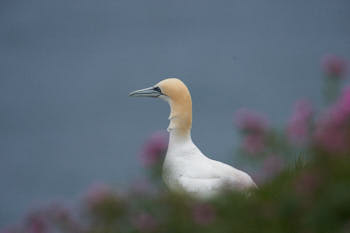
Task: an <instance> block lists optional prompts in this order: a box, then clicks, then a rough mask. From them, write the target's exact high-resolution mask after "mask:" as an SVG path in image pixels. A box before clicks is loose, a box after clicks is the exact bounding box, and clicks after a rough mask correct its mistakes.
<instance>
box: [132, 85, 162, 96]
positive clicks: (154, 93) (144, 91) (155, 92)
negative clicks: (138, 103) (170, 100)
mask: <svg viewBox="0 0 350 233" xmlns="http://www.w3.org/2000/svg"><path fill="white" fill-rule="evenodd" d="M160 95H161V93H160V92H159V91H158V90H157V89H156V88H154V87H149V88H145V89H141V90H137V91H133V92H130V94H129V96H136V97H158V96H160Z"/></svg>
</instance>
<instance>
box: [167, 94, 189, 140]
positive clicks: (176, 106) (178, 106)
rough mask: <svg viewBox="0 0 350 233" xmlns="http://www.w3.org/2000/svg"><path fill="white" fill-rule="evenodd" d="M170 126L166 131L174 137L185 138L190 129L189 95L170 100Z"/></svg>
mask: <svg viewBox="0 0 350 233" xmlns="http://www.w3.org/2000/svg"><path fill="white" fill-rule="evenodd" d="M169 105H170V116H169V120H170V124H169V127H168V131H169V132H171V133H172V134H173V135H176V137H183V138H187V137H190V135H191V128H192V100H191V96H190V95H186V96H182V97H181V98H179V99H175V100H170V101H169Z"/></svg>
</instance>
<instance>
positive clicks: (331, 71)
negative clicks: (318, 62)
mask: <svg viewBox="0 0 350 233" xmlns="http://www.w3.org/2000/svg"><path fill="white" fill-rule="evenodd" d="M322 67H323V70H324V72H325V73H326V75H328V76H329V77H336V78H341V77H343V76H344V75H345V73H346V69H347V62H346V60H344V59H343V58H340V57H338V56H335V55H331V54H329V55H326V56H324V58H323V59H322Z"/></svg>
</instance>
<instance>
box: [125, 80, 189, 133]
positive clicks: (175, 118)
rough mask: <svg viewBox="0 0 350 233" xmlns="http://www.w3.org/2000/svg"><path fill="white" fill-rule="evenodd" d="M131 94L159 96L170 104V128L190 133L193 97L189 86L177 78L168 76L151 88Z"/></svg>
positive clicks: (131, 94) (178, 131)
mask: <svg viewBox="0 0 350 233" xmlns="http://www.w3.org/2000/svg"><path fill="white" fill-rule="evenodd" d="M130 96H142V97H159V98H162V99H165V100H166V101H168V102H169V105H170V109H171V112H170V117H169V119H170V125H169V128H168V129H170V130H175V131H176V132H177V133H179V134H189V133H190V131H191V127H192V99H191V94H190V92H189V90H188V88H187V86H186V85H185V84H184V83H183V82H182V81H181V80H180V79H177V78H168V79H164V80H162V81H160V82H159V83H157V84H156V85H154V86H153V87H150V88H146V89H142V90H138V91H134V92H131V93H130Z"/></svg>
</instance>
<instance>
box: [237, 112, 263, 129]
mask: <svg viewBox="0 0 350 233" xmlns="http://www.w3.org/2000/svg"><path fill="white" fill-rule="evenodd" d="M235 120H236V125H237V127H238V128H239V129H240V130H242V131H245V132H248V133H263V132H265V131H266V129H267V120H266V118H265V117H264V116H262V115H259V114H258V113H256V112H254V111H250V110H248V109H239V110H238V111H237V113H236V119H235Z"/></svg>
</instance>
